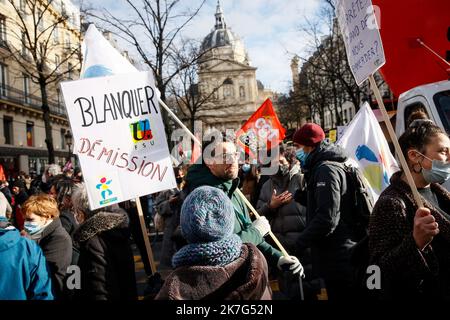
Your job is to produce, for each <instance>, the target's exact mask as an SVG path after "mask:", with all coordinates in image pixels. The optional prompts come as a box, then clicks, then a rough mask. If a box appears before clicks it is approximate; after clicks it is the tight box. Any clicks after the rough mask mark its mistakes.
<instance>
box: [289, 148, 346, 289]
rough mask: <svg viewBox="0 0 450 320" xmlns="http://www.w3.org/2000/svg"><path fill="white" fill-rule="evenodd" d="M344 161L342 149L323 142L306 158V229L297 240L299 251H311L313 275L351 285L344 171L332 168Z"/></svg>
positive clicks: (304, 167) (337, 167) (304, 170)
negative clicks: (342, 216)
mask: <svg viewBox="0 0 450 320" xmlns="http://www.w3.org/2000/svg"><path fill="white" fill-rule="evenodd" d="M346 160H347V156H346V155H345V153H344V150H343V149H342V148H340V147H338V146H334V145H329V144H326V143H322V144H321V145H320V146H318V147H317V148H316V149H315V150H314V151H313V152H311V153H310V154H309V155H308V157H307V158H306V161H305V165H304V166H303V172H304V174H305V179H306V183H307V193H306V202H305V203H303V204H304V205H306V206H307V211H306V219H307V222H306V228H305V229H304V230H303V232H302V233H301V234H300V236H299V237H298V239H297V245H298V246H299V250H304V249H305V248H307V247H310V248H311V259H312V265H313V270H314V272H315V275H316V276H319V277H322V278H324V279H325V281H326V282H327V281H329V282H335V281H337V282H341V283H342V282H344V283H351V282H352V279H353V270H352V267H351V263H350V255H351V249H352V247H353V246H354V244H355V243H354V242H353V241H351V240H350V238H351V231H350V228H349V227H348V226H347V225H346V224H345V222H344V221H343V219H341V215H342V214H344V213H345V212H346V210H347V209H346V208H352V207H353V204H351V203H350V201H352V200H351V196H350V195H349V194H348V193H347V181H346V175H345V172H344V170H343V169H342V168H341V167H340V166H338V165H333V163H334V162H338V163H343V162H345V161H346Z"/></svg>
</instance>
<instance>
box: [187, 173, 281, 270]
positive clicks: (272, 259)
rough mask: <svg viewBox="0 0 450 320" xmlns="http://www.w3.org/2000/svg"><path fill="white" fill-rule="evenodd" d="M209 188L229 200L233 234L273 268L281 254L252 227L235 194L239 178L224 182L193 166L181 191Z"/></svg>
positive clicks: (240, 201)
mask: <svg viewBox="0 0 450 320" xmlns="http://www.w3.org/2000/svg"><path fill="white" fill-rule="evenodd" d="M204 185H206V186H211V187H215V188H219V189H221V190H222V191H223V192H225V194H227V195H228V197H229V198H230V199H231V202H232V203H233V207H234V213H235V217H236V219H235V224H234V233H236V234H237V235H238V236H239V237H240V238H241V240H242V242H244V243H245V242H248V243H253V244H254V245H256V246H257V248H258V249H259V250H261V252H262V253H263V254H264V257H266V259H267V261H268V263H269V264H270V265H272V266H275V265H276V264H277V262H278V259H279V258H280V257H281V256H282V254H281V252H280V251H278V250H277V249H275V248H274V247H272V246H271V245H270V244H268V243H267V242H266V241H265V240H264V238H263V237H262V236H261V234H260V233H259V231H258V230H257V229H256V228H255V227H254V226H253V225H252V221H251V219H250V215H249V213H248V209H247V206H246V205H245V203H244V201H243V200H242V199H241V198H240V197H239V196H238V195H237V193H236V192H235V191H236V189H237V188H238V186H239V178H236V179H234V180H224V179H221V178H218V177H216V176H214V175H213V174H212V173H211V171H210V170H209V168H208V167H207V166H205V165H204V164H195V165H193V166H191V167H190V168H189V171H188V173H187V175H186V185H185V188H184V189H183V192H184V193H185V196H187V195H188V194H189V193H190V192H191V191H193V190H194V189H195V188H197V187H200V186H204Z"/></svg>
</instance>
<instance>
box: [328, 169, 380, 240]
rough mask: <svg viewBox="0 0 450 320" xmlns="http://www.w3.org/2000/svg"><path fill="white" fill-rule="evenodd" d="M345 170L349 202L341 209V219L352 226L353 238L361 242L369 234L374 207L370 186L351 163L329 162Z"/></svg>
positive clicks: (347, 200) (347, 199)
mask: <svg viewBox="0 0 450 320" xmlns="http://www.w3.org/2000/svg"><path fill="white" fill-rule="evenodd" d="M328 164H331V165H335V166H337V167H339V168H341V169H342V170H343V171H344V172H345V177H346V181H347V198H346V203H347V204H348V205H347V206H345V208H343V210H342V211H341V219H342V220H343V221H344V222H345V223H346V225H347V226H348V227H349V228H350V232H351V237H352V240H353V241H355V242H359V241H361V240H363V239H364V238H365V237H366V236H367V235H368V226H369V218H370V214H371V213H372V210H373V207H374V200H373V197H372V194H371V192H370V187H369V185H368V183H367V181H366V178H365V177H364V176H363V174H362V173H361V171H360V170H359V169H358V168H356V167H354V166H351V165H349V164H346V163H340V162H328Z"/></svg>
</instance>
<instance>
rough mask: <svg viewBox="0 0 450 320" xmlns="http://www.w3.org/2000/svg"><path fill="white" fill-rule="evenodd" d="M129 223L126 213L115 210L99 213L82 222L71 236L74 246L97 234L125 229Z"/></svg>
mask: <svg viewBox="0 0 450 320" xmlns="http://www.w3.org/2000/svg"><path fill="white" fill-rule="evenodd" d="M128 223H129V219H128V216H127V214H126V212H125V211H124V210H122V209H117V210H116V211H114V212H106V211H101V212H98V213H96V214H95V215H93V216H92V217H90V218H89V219H87V220H86V221H84V222H83V223H82V224H81V225H80V226H79V228H78V229H77V230H76V231H75V232H74V234H73V241H74V244H75V245H76V246H77V247H78V246H79V244H80V243H82V242H85V241H88V240H89V239H91V238H92V237H94V236H96V235H97V234H99V233H101V232H105V231H109V230H112V229H116V228H120V229H121V228H127V227H128Z"/></svg>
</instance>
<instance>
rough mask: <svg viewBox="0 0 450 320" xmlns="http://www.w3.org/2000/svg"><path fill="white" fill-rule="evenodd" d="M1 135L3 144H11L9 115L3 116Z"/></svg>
mask: <svg viewBox="0 0 450 320" xmlns="http://www.w3.org/2000/svg"><path fill="white" fill-rule="evenodd" d="M3 136H4V137H5V144H13V142H14V141H13V118H11V117H7V116H4V117H3Z"/></svg>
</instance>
